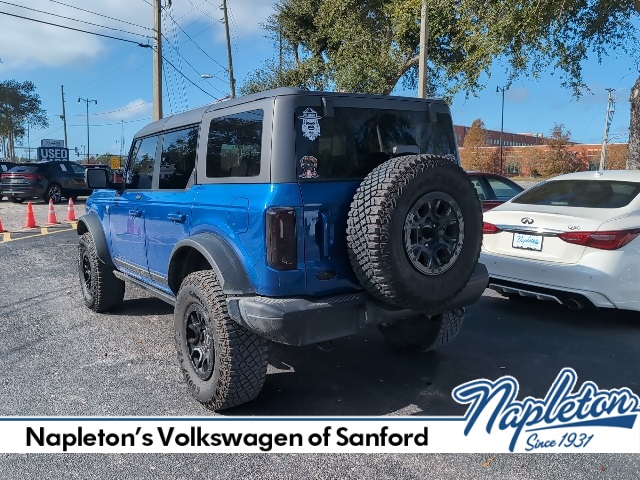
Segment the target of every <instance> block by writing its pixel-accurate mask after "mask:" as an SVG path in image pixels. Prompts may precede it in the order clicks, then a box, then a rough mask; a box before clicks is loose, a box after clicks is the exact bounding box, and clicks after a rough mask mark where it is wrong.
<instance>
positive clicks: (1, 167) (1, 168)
mask: <svg viewBox="0 0 640 480" xmlns="http://www.w3.org/2000/svg"><path fill="white" fill-rule="evenodd" d="M15 166H16V164H15V163H13V162H0V175H2V174H3V173H5V172H7V171H9V170H11V169H12V168H13V167H15ZM3 198H4V194H3V193H2V182H0V200H2V199H3Z"/></svg>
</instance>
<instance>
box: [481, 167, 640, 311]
mask: <svg viewBox="0 0 640 480" xmlns="http://www.w3.org/2000/svg"><path fill="white" fill-rule="evenodd" d="M638 193H640V172H638V171H636V170H622V171H603V172H596V173H594V172H580V173H572V174H568V175H561V176H558V177H555V178H552V179H551V180H547V181H546V182H543V183H540V184H538V185H535V186H533V187H531V188H530V189H528V190H527V191H525V192H524V193H522V194H520V195H519V196H517V197H515V198H514V199H512V200H510V201H508V202H506V203H504V204H503V205H500V206H499V207H496V208H494V209H493V210H491V211H489V212H486V213H485V214H484V225H483V231H484V240H483V244H482V253H481V256H480V258H481V261H482V262H484V263H485V264H486V266H487V268H488V269H489V275H490V281H489V286H490V287H491V288H493V289H495V290H497V291H498V292H500V293H503V294H505V295H507V296H525V297H535V298H538V299H543V300H552V301H554V302H557V303H560V304H563V305H566V306H568V307H570V308H580V307H584V306H596V307H606V308H623V309H630V310H640V295H638V291H639V290H640V240H638V239H637V238H636V237H638V235H639V234H640V196H639V195H638Z"/></svg>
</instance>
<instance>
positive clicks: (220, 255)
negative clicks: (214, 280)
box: [167, 233, 255, 295]
mask: <svg viewBox="0 0 640 480" xmlns="http://www.w3.org/2000/svg"><path fill="white" fill-rule="evenodd" d="M189 249H195V250H197V251H198V252H199V253H200V254H201V255H202V256H203V257H204V258H205V259H206V260H207V262H209V265H211V269H212V270H213V271H214V272H215V274H216V277H218V281H219V282H220V286H221V287H222V291H223V292H224V294H225V295H255V288H254V286H253V284H252V283H251V280H249V276H248V275H247V272H246V270H245V268H244V264H243V263H242V261H241V260H240V258H238V255H237V254H236V252H235V250H234V249H233V248H232V247H231V245H229V243H228V242H227V241H226V240H225V239H224V238H222V237H221V236H219V235H216V234H214V233H199V234H196V235H194V236H192V237H190V238H186V239H184V240H181V241H180V242H178V243H177V244H176V245H175V247H173V250H172V251H171V255H170V257H169V270H168V272H167V281H168V284H169V288H171V290H172V291H173V292H174V293H176V294H177V292H178V289H179V288H180V283H179V281H178V279H179V275H180V267H179V265H180V262H181V261H183V260H184V258H183V256H182V254H183V253H184V252H186V251H188V250H189Z"/></svg>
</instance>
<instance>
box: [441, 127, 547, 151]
mask: <svg viewBox="0 0 640 480" xmlns="http://www.w3.org/2000/svg"><path fill="white" fill-rule="evenodd" d="M470 128H471V127H464V126H462V125H454V126H453V129H454V131H455V134H456V140H457V142H458V147H462V146H463V145H464V137H466V135H467V132H468V131H469V129H470ZM485 131H486V132H487V145H488V146H490V147H493V146H496V147H499V146H500V131H499V130H485ZM545 143H546V139H545V138H544V136H543V135H542V134H541V133H510V132H503V133H502V145H503V147H524V146H527V145H544V144H545Z"/></svg>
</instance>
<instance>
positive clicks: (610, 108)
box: [600, 88, 616, 170]
mask: <svg viewBox="0 0 640 480" xmlns="http://www.w3.org/2000/svg"><path fill="white" fill-rule="evenodd" d="M606 90H607V92H609V97H608V98H607V116H606V118H605V119H604V136H603V137H602V152H601V153H600V170H604V167H605V165H606V161H607V141H608V140H609V127H610V126H611V121H612V120H613V114H614V112H615V111H616V103H615V100H616V99H615V97H614V96H613V91H614V89H613V88H607V89H606Z"/></svg>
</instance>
